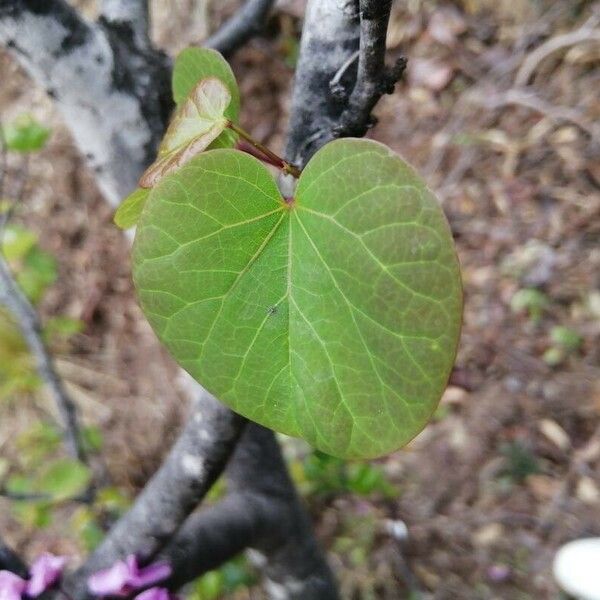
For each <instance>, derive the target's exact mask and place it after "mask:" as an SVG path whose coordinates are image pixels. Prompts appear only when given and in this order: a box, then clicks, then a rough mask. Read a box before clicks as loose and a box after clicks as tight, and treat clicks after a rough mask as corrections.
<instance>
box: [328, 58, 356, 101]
mask: <svg viewBox="0 0 600 600" xmlns="http://www.w3.org/2000/svg"><path fill="white" fill-rule="evenodd" d="M359 55H360V50H357V51H356V52H355V53H354V54H351V55H350V56H349V57H348V59H347V60H346V61H345V62H344V64H343V65H342V66H341V67H340V68H339V69H338V71H337V73H336V74H335V75H334V76H333V77H332V78H331V81H330V82H329V91H330V92H331V94H332V96H334V97H335V98H339V99H340V100H341V99H342V98H343V97H344V94H345V89H344V86H343V85H342V77H343V76H344V75H345V74H346V71H347V70H348V69H349V68H350V67H351V66H352V65H353V64H354V62H355V61H356V59H357V58H358V57H359Z"/></svg>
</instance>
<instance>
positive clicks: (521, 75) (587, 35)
mask: <svg viewBox="0 0 600 600" xmlns="http://www.w3.org/2000/svg"><path fill="white" fill-rule="evenodd" d="M599 21H600V16H599V15H598V14H594V15H593V16H591V17H590V18H589V19H588V20H587V21H586V22H585V23H584V24H583V25H582V26H581V27H580V28H579V29H576V30H575V31H570V32H569V33H564V34H562V35H557V36H554V37H552V38H550V39H549V40H548V41H546V42H544V43H543V44H542V45H541V46H538V47H537V48H536V49H535V50H534V51H533V52H532V53H531V54H530V55H529V56H528V57H527V58H526V59H525V60H524V61H523V64H522V65H521V67H520V68H519V70H518V71H517V75H516V76H515V86H516V87H522V86H525V85H527V84H528V83H529V80H530V79H531V76H532V75H533V73H534V71H535V70H536V69H537V68H538V65H539V64H540V63H541V62H542V61H543V60H544V59H545V58H547V57H548V56H550V55H551V54H553V53H554V52H557V51H558V50H562V49H564V48H568V47H570V46H574V45H576V44H581V43H584V42H591V41H595V42H598V41H600V31H599V30H598V29H596V26H597V25H598V22H599Z"/></svg>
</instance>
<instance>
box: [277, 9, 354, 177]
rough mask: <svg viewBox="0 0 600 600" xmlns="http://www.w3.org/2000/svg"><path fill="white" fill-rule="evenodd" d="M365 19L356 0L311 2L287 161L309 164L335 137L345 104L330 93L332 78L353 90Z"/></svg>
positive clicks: (306, 20) (299, 164)
mask: <svg viewBox="0 0 600 600" xmlns="http://www.w3.org/2000/svg"><path fill="white" fill-rule="evenodd" d="M359 39H360V30H359V17H358V13H357V11H356V8H355V2H354V0H309V2H308V5H307V7H306V16H305V20H304V29H303V31H302V40H301V43H300V56H299V59H298V66H297V68H296V76H295V83H294V91H293V96H292V111H291V118H290V131H289V135H288V142H287V146H286V152H285V157H286V159H287V160H288V161H289V162H291V163H293V164H295V165H298V166H299V167H303V166H304V165H305V164H306V162H307V161H308V159H309V158H310V157H311V156H312V155H313V154H314V153H315V152H316V151H317V149H318V148H320V147H321V146H322V145H323V143H324V142H325V141H327V139H328V138H330V137H331V129H332V126H333V124H334V123H337V122H338V120H339V118H340V115H341V113H342V111H343V110H344V107H345V104H344V102H342V101H340V98H339V95H336V96H335V97H334V95H332V94H331V93H330V82H331V80H332V79H334V78H335V77H336V74H338V72H339V71H340V68H341V67H342V66H343V65H345V64H348V65H349V66H348V67H347V68H346V69H345V71H344V73H343V75H342V76H341V77H339V76H338V78H337V80H336V82H337V84H338V85H340V86H343V87H344V88H347V89H348V88H349V89H352V87H353V86H354V81H355V78H356V68H355V66H354V64H353V61H352V59H353V57H354V55H355V54H356V52H357V50H358V49H359Z"/></svg>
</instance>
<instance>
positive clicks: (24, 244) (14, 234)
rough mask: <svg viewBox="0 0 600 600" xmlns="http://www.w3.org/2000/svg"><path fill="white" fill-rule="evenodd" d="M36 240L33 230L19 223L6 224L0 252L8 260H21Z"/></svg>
mask: <svg viewBox="0 0 600 600" xmlns="http://www.w3.org/2000/svg"><path fill="white" fill-rule="evenodd" d="M37 242H38V238H37V235H36V234H35V233H33V231H30V230H29V229H25V227H21V226H20V225H8V226H7V227H6V229H5V231H4V235H3V239H2V252H3V254H4V256H5V257H6V260H8V261H9V262H10V261H14V260H21V259H22V258H24V257H25V256H26V255H27V253H28V252H29V251H30V250H31V249H32V248H33V247H35V246H36V245H37Z"/></svg>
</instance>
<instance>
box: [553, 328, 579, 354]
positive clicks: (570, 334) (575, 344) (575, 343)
mask: <svg viewBox="0 0 600 600" xmlns="http://www.w3.org/2000/svg"><path fill="white" fill-rule="evenodd" d="M550 339H551V340H552V341H553V342H554V343H555V344H557V345H558V346H561V347H562V348H564V349H565V350H569V351H574V350H577V349H579V347H580V346H581V344H582V343H583V338H582V337H581V336H580V335H579V334H578V333H577V332H576V331H574V330H573V329H569V328H568V327H564V326H563V325H557V326H556V327H553V328H552V330H551V331H550Z"/></svg>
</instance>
